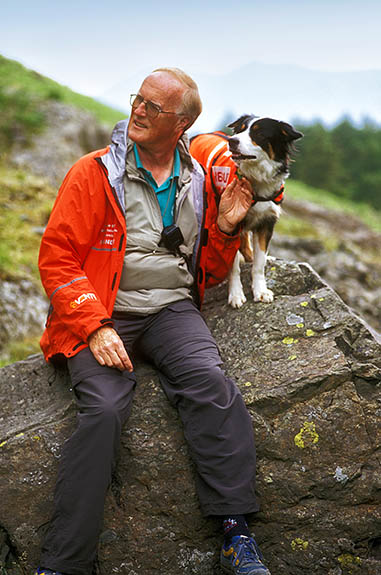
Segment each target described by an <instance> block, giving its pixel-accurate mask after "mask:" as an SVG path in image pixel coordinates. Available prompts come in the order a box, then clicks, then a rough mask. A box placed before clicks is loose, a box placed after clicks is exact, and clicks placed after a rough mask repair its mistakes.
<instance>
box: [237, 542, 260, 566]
mask: <svg viewBox="0 0 381 575" xmlns="http://www.w3.org/2000/svg"><path fill="white" fill-rule="evenodd" d="M241 541H242V543H243V556H242V561H245V560H246V561H250V560H252V559H253V555H254V557H255V559H256V560H259V561H262V560H263V555H262V553H261V551H260V549H259V547H258V545H257V543H256V541H255V539H253V538H245V539H242V540H241Z"/></svg>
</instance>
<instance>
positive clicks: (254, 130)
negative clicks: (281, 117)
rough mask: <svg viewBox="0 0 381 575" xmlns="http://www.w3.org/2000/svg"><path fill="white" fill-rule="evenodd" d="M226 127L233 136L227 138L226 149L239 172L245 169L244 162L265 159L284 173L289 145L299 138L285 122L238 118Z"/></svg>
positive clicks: (300, 136) (286, 168) (287, 162)
mask: <svg viewBox="0 0 381 575" xmlns="http://www.w3.org/2000/svg"><path fill="white" fill-rule="evenodd" d="M229 128H232V130H233V134H234V135H233V136H231V138H230V139H229V149H230V151H231V153H232V159H233V161H234V162H235V163H236V164H237V165H238V167H239V168H240V169H241V170H242V168H246V169H247V168H248V167H249V166H248V165H245V164H246V162H256V161H257V162H259V161H263V160H267V161H270V162H271V163H277V164H278V167H279V169H280V170H282V171H283V172H285V173H287V172H288V164H289V155H290V152H291V151H292V144H293V142H294V141H295V140H298V139H299V138H302V137H303V134H302V133H301V132H298V131H297V130H295V129H294V128H293V127H292V126H291V125H290V124H287V123H286V122H280V121H278V120H273V119H272V118H258V117H257V116H253V115H245V116H241V117H240V118H238V120H236V121H235V122H233V123H232V124H229ZM242 171H246V170H245V169H243V170H242Z"/></svg>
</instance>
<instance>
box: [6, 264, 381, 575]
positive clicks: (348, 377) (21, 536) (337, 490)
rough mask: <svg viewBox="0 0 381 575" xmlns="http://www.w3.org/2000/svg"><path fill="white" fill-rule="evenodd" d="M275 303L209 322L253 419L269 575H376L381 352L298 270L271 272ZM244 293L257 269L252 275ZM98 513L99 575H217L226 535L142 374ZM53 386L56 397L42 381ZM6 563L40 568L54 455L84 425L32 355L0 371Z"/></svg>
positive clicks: (15, 568) (159, 396) (218, 295)
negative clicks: (204, 507)
mask: <svg viewBox="0 0 381 575" xmlns="http://www.w3.org/2000/svg"><path fill="white" fill-rule="evenodd" d="M267 277H268V282H269V287H271V289H273V291H274V293H275V296H276V297H275V300H274V302H273V303H272V304H254V303H253V301H252V297H250V295H249V297H248V300H249V301H248V303H247V304H246V305H245V306H243V308H241V309H240V310H233V309H232V308H229V307H228V305H227V296H226V286H225V285H222V286H220V287H218V288H215V289H213V290H211V291H210V292H209V294H208V297H207V301H206V305H205V307H204V313H205V316H206V318H207V321H208V323H209V325H210V327H211V329H212V331H213V333H214V335H215V337H216V339H217V342H218V344H219V347H220V350H221V354H222V356H223V358H224V361H225V366H226V370H227V372H228V373H229V374H230V375H231V376H232V377H234V378H235V379H236V380H237V383H238V385H239V387H240V389H241V391H242V394H243V396H244V398H245V401H246V404H247V406H248V409H249V411H250V413H251V415H252V419H253V426H254V430H255V435H256V441H257V448H258V493H259V496H260V499H261V503H262V510H261V511H260V512H259V513H258V514H257V515H256V516H255V517H253V518H252V521H251V523H250V526H251V528H252V530H253V531H255V533H256V538H257V540H258V542H259V543H260V545H261V548H262V550H263V552H264V555H265V557H266V560H267V563H268V565H269V567H270V569H271V572H272V574H273V575H302V574H307V573H308V574H309V575H310V574H312V575H314V574H316V575H322V574H327V575H346V574H348V575H349V574H353V575H356V574H357V573H359V574H360V573H361V575H364V574H365V575H376V574H378V575H379V574H380V573H381V507H380V500H381V474H380V443H381V430H380V425H379V418H380V414H381V405H380V387H381V353H380V351H381V348H380V345H379V344H378V343H377V342H376V340H375V339H374V338H373V337H372V335H371V333H370V332H369V331H368V329H367V328H366V326H365V325H364V324H363V322H362V321H361V320H360V319H359V318H358V317H356V316H355V315H354V314H353V313H352V312H351V310H350V309H349V308H348V307H347V306H346V305H345V304H344V303H343V302H342V300H341V299H340V298H339V297H338V296H337V295H336V294H335V292H333V291H332V290H331V289H330V288H329V287H328V286H327V285H326V284H325V283H324V282H323V281H322V280H321V278H320V277H319V276H318V275H317V274H316V273H315V272H313V270H312V269H311V268H310V267H309V266H308V265H305V264H291V263H286V262H284V261H282V260H272V261H270V262H269V266H268V270H267ZM244 283H245V291H246V292H247V293H248V294H249V287H248V286H249V273H248V268H245V272H244ZM137 376H138V387H137V393H136V398H135V402H134V408H133V412H132V414H131V417H130V419H129V421H128V423H127V426H126V427H125V429H124V432H123V437H122V446H121V454H120V462H119V466H118V470H117V473H116V475H115V477H114V480H113V483H112V487H111V490H110V493H109V496H108V499H107V504H106V509H105V521H104V530H103V533H102V536H101V538H100V545H99V562H98V563H99V564H98V568H99V569H100V573H101V574H102V575H103V574H106V573H107V575H109V574H111V573H115V574H118V573H120V574H126V575H127V574H128V575H151V574H154V573H155V574H156V573H159V574H164V573H165V574H166V575H175V574H176V575H177V574H178V573H184V574H185V575H201V574H202V575H217V574H219V573H220V571H219V568H218V551H219V545H220V542H221V539H220V532H219V527H218V525H216V523H214V521H213V520H209V519H205V518H203V517H202V516H201V514H200V511H199V507H198V502H197V498H196V495H195V488H194V469H193V467H192V463H191V462H190V459H189V456H188V451H187V447H186V444H185V442H184V439H183V434H182V430H181V425H180V422H179V419H178V417H177V414H176V411H175V410H174V409H173V408H172V407H171V406H170V405H169V404H168V402H167V400H166V398H165V396H164V394H163V392H162V390H161V388H160V387H159V384H158V378H157V374H156V373H155V371H154V370H153V369H151V367H149V366H148V365H145V364H141V365H139V366H138V368H137ZM48 380H50V381H51V385H49V384H48ZM0 382H1V394H2V396H1V405H2V412H1V418H0V430H1V434H0V437H1V439H0V445H1V447H0V453H1V482H2V497H1V499H0V525H1V527H2V529H1V530H0V549H1V551H0V561H1V563H2V566H6V569H7V571H8V573H9V574H10V575H21V574H22V573H28V572H29V571H30V569H31V568H32V567H33V566H34V565H35V564H36V561H37V560H38V549H39V542H40V538H41V534H42V533H43V531H44V529H45V526H46V523H47V521H48V518H49V513H50V510H51V504H52V491H53V486H54V479H55V473H56V469H57V462H58V458H59V454H60V448H61V446H62V444H63V442H64V440H65V438H66V437H67V436H68V434H69V433H70V431H71V430H72V429H73V428H74V426H75V408H74V404H73V399H72V394H71V392H70V391H69V382H68V381H67V379H66V378H65V375H64V374H56V377H55V379H54V372H53V370H52V369H51V368H50V367H49V366H47V365H45V364H44V362H43V359H42V357H41V356H34V357H32V358H30V359H28V360H26V361H23V362H18V363H17V364H13V365H11V366H8V367H5V368H3V369H1V370H0Z"/></svg>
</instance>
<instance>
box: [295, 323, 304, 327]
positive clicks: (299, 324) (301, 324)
mask: <svg viewBox="0 0 381 575" xmlns="http://www.w3.org/2000/svg"><path fill="white" fill-rule="evenodd" d="M296 327H304V323H297V324H296Z"/></svg>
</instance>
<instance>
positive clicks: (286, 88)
mask: <svg viewBox="0 0 381 575" xmlns="http://www.w3.org/2000/svg"><path fill="white" fill-rule="evenodd" d="M300 49H301V50H303V47H302V46H301V48H300ZM149 72H150V70H149V69H146V70H143V71H142V72H141V74H136V75H134V76H131V77H126V78H125V79H121V81H120V82H119V83H118V84H116V85H114V86H111V87H110V89H109V90H108V91H107V92H106V93H104V94H103V95H102V101H104V102H105V103H108V104H110V105H113V106H116V107H118V108H119V109H124V110H126V111H128V109H129V108H128V98H129V94H130V93H134V92H136V90H137V89H138V88H139V86H140V84H141V82H142V80H143V79H144V77H145V76H146V75H147V74H148V73H149ZM190 74H191V75H192V77H193V78H194V79H195V80H196V82H197V83H198V86H199V90H200V94H201V98H202V101H203V105H204V111H203V113H202V116H201V118H200V119H199V120H198V121H197V123H196V124H195V126H194V128H195V131H196V132H197V131H207V130H214V129H216V128H219V127H221V122H223V121H224V119H226V118H235V117H237V116H238V115H240V114H242V113H254V114H257V115H258V116H272V117H275V118H279V119H283V120H289V121H292V120H295V119H298V120H301V121H309V120H314V119H321V120H323V121H324V122H327V123H332V122H335V121H336V120H338V119H340V118H342V117H343V115H348V116H350V117H351V118H352V119H353V120H354V121H361V120H362V118H364V117H370V118H372V119H373V120H374V121H376V122H379V123H381V70H372V71H365V72H364V71H360V72H325V71H318V70H308V69H305V68H300V67H296V66H286V65H270V64H261V63H258V62H252V63H251V64H248V65H247V66H244V67H242V68H237V69H236V70H234V71H232V72H229V73H227V74H225V75H204V74H197V72H196V73H193V74H192V71H190Z"/></svg>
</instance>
